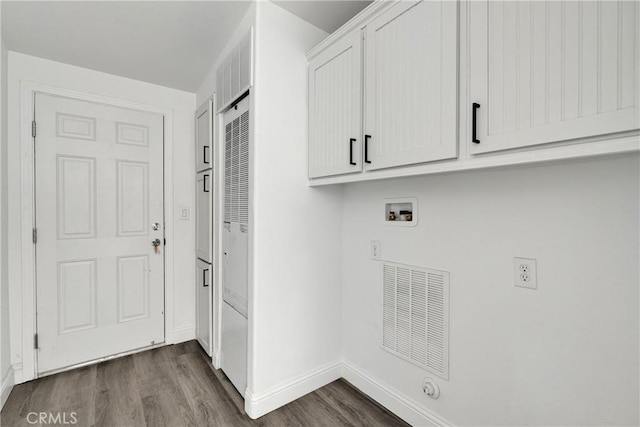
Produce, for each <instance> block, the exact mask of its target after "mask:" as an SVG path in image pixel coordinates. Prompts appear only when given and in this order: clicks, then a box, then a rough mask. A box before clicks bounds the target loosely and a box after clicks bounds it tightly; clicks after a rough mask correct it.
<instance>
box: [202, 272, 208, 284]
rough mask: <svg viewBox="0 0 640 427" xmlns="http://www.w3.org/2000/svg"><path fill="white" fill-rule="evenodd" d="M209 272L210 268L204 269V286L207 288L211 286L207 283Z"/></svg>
mask: <svg viewBox="0 0 640 427" xmlns="http://www.w3.org/2000/svg"><path fill="white" fill-rule="evenodd" d="M208 272H209V269H208V268H205V269H204V270H202V286H204V287H205V288H206V287H208V286H209V284H208V283H207V273H208Z"/></svg>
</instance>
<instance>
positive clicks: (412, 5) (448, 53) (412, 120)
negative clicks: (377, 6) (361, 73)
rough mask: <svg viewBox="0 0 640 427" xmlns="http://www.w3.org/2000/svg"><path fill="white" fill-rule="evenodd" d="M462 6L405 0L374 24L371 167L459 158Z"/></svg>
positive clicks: (370, 38) (369, 73) (370, 36)
mask: <svg viewBox="0 0 640 427" xmlns="http://www.w3.org/2000/svg"><path fill="white" fill-rule="evenodd" d="M457 7H458V6H457V2H450V1H422V2H414V1H402V2H398V3H397V4H396V5H394V6H393V7H391V8H390V9H389V10H387V11H386V12H384V13H383V14H381V15H380V16H378V17H377V18H375V19H374V20H373V21H372V22H371V23H369V24H368V25H367V28H366V39H365V44H366V51H365V52H366V55H365V57H366V64H365V75H366V77H365V85H366V86H365V87H366V89H365V90H366V92H365V126H364V133H365V134H366V135H365V156H364V160H365V168H366V169H367V170H372V169H381V168H388V167H393V166H403V165H410V164H414V163H423V162H429V161H433V160H442V159H449V158H455V157H456V156H457V119H456V118H457V105H458V104H457V99H458V95H457V94H458V89H457V88H458V85H457V67H458V54H457V52H458V43H457V37H458V29H457V22H458V16H457Z"/></svg>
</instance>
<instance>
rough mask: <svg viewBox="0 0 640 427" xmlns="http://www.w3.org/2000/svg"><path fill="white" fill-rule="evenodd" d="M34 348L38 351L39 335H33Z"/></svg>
mask: <svg viewBox="0 0 640 427" xmlns="http://www.w3.org/2000/svg"><path fill="white" fill-rule="evenodd" d="M33 348H35V349H36V350H37V349H38V334H34V335H33Z"/></svg>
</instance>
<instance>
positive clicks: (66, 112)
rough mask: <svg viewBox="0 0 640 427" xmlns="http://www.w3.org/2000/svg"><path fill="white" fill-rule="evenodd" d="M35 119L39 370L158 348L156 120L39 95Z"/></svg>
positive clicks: (160, 221) (159, 125) (160, 261)
mask: <svg viewBox="0 0 640 427" xmlns="http://www.w3.org/2000/svg"><path fill="white" fill-rule="evenodd" d="M35 116H36V124H37V135H36V138H35V153H36V159H35V161H36V164H35V170H36V176H35V180H36V184H35V187H36V188H35V191H36V227H37V244H36V258H37V267H36V268H37V271H36V280H37V319H36V321H37V332H38V353H37V354H38V372H39V373H46V372H49V371H53V370H58V369H62V368H65V367H68V366H73V365H76V364H80V363H83V362H88V361H92V360H95V359H100V358H102V357H106V356H110V355H114V354H118V353H122V352H126V351H130V350H134V349H138V348H143V347H147V346H150V345H153V344H158V343H160V342H163V341H164V245H163V240H164V215H163V117H162V116H161V115H159V114H154V113H149V112H142V111H136V110H130V109H124V108H118V107H114V106H109V105H104V104H97V103H91V102H86V101H79V100H74V99H70V98H63V97H57V96H52V95H45V94H37V95H36V99H35ZM154 241H155V243H154ZM156 244H157V246H156Z"/></svg>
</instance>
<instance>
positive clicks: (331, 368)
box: [244, 361, 342, 420]
mask: <svg viewBox="0 0 640 427" xmlns="http://www.w3.org/2000/svg"><path fill="white" fill-rule="evenodd" d="M341 368H342V363H341V362H339V361H336V362H332V363H327V364H326V365H324V366H321V367H319V368H316V369H313V370H311V371H309V372H307V373H304V374H302V375H299V376H297V377H295V378H293V379H292V380H290V381H287V382H285V383H282V384H280V385H277V386H275V387H271V388H269V389H268V390H265V391H263V392H261V393H253V392H251V391H250V390H249V389H247V391H246V392H245V396H244V398H245V402H244V408H245V411H246V412H247V415H249V417H251V418H252V419H254V420H255V419H256V418H259V417H261V416H263V415H265V414H267V413H269V412H271V411H273V410H274V409H277V408H279V407H281V406H284V405H286V404H287V403H289V402H292V401H294V400H296V399H299V398H301V397H302V396H304V395H306V394H308V393H311V392H312V391H314V390H317V389H319V388H321V387H324V386H325V385H327V384H329V383H331V382H333V381H335V380H337V379H339V378H340V377H341V375H342V369H341Z"/></svg>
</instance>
